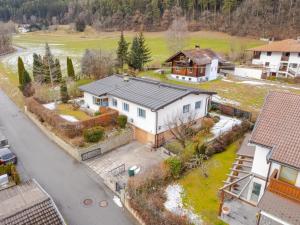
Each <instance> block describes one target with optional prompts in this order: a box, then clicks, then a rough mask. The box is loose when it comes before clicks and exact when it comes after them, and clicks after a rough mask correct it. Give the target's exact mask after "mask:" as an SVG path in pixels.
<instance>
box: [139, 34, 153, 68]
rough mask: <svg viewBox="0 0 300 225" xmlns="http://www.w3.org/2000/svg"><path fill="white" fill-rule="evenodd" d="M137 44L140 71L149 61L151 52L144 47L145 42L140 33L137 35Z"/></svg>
mask: <svg viewBox="0 0 300 225" xmlns="http://www.w3.org/2000/svg"><path fill="white" fill-rule="evenodd" d="M138 42H139V52H140V53H139V54H140V58H141V68H140V69H142V68H143V67H144V66H145V64H147V63H148V62H150V61H151V51H150V49H149V48H148V46H147V45H146V40H145V37H144V35H143V32H140V33H139V35H138Z"/></svg>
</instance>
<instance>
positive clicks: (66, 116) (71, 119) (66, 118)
mask: <svg viewBox="0 0 300 225" xmlns="http://www.w3.org/2000/svg"><path fill="white" fill-rule="evenodd" d="M59 116H60V117H62V118H64V119H65V120H67V121H69V122H72V123H74V122H77V121H78V119H76V118H75V117H74V116H69V115H59Z"/></svg>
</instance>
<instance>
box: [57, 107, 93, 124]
mask: <svg viewBox="0 0 300 225" xmlns="http://www.w3.org/2000/svg"><path fill="white" fill-rule="evenodd" d="M56 110H57V113H58V114H60V115H68V116H74V117H75V118H76V119H78V120H87V119H90V118H91V117H90V116H89V115H87V114H86V113H85V112H83V111H81V110H79V109H78V110H74V109H73V107H72V105H71V104H59V105H57V107H56Z"/></svg>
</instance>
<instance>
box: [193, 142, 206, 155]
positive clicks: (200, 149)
mask: <svg viewBox="0 0 300 225" xmlns="http://www.w3.org/2000/svg"><path fill="white" fill-rule="evenodd" d="M206 149H207V146H206V145H205V144H202V145H197V147H196V151H195V153H196V155H203V154H205V151H206Z"/></svg>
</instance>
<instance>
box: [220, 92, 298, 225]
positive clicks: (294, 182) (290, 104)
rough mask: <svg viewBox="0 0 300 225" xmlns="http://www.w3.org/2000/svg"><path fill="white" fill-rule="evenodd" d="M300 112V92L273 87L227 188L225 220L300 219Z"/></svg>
mask: <svg viewBox="0 0 300 225" xmlns="http://www.w3.org/2000/svg"><path fill="white" fill-rule="evenodd" d="M299 112H300V95H296V94H291V93H281V92H271V93H270V94H269V95H268V96H267V98H266V100H265V104H264V107H263V109H262V112H261V114H260V116H259V118H258V120H257V123H256V125H255V128H254V130H253V132H252V134H251V135H249V137H248V139H247V140H248V143H244V144H243V145H242V147H241V149H240V150H239V152H238V157H237V161H236V163H234V165H233V168H232V171H231V173H230V174H229V176H228V179H227V180H226V181H225V184H224V186H223V188H221V205H220V215H221V218H222V219H223V220H224V221H226V222H227V223H229V224H249V225H250V224H261V225H265V224H268V225H278V224H284V225H289V224H294V225H296V224H300V126H299V125H300V114H299ZM237 201H238V202H237ZM234 215H235V216H234ZM233 218H235V219H234V220H233ZM246 218H247V219H246ZM237 221H239V222H237Z"/></svg>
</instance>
